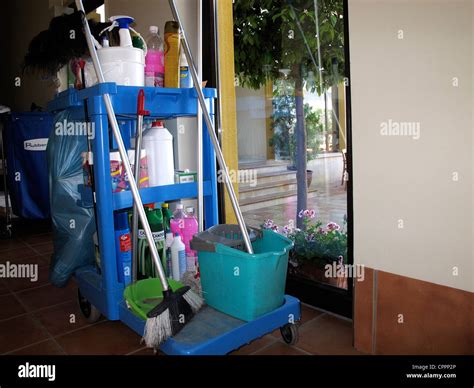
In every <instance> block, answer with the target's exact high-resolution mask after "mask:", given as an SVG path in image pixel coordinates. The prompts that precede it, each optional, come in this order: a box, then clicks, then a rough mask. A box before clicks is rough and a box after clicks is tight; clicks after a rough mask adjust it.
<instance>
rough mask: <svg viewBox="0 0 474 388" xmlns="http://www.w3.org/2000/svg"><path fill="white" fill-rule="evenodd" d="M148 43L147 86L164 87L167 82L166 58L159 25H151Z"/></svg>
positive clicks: (146, 60)
mask: <svg viewBox="0 0 474 388" xmlns="http://www.w3.org/2000/svg"><path fill="white" fill-rule="evenodd" d="M149 31H150V35H148V38H147V41H146V44H147V48H148V52H147V54H146V58H145V86H156V87H161V88H162V87H163V86H164V82H165V59H164V50H163V39H161V36H160V31H159V28H158V27H157V26H150V29H149Z"/></svg>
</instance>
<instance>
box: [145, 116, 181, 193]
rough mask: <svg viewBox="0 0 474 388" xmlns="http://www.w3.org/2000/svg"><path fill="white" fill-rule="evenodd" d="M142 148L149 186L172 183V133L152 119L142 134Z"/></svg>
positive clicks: (159, 122) (161, 123) (160, 122)
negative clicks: (151, 123) (148, 127)
mask: <svg viewBox="0 0 474 388" xmlns="http://www.w3.org/2000/svg"><path fill="white" fill-rule="evenodd" d="M143 148H144V149H145V150H146V157H147V165H148V179H149V184H150V186H151V187H154V186H165V185H172V184H174V153H173V135H171V133H170V132H169V131H168V130H167V129H166V128H165V127H164V126H163V122H162V121H154V122H153V125H152V127H151V128H150V129H148V130H146V131H145V133H144V134H143Z"/></svg>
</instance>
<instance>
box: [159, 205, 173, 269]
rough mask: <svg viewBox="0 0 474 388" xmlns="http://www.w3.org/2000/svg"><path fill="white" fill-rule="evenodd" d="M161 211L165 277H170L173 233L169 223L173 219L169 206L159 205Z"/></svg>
mask: <svg viewBox="0 0 474 388" xmlns="http://www.w3.org/2000/svg"><path fill="white" fill-rule="evenodd" d="M161 211H162V212H163V227H164V229H165V244H166V263H167V275H168V276H169V277H171V276H172V264H171V244H173V233H171V226H170V222H171V219H172V218H173V213H171V211H170V208H169V205H168V204H167V203H163V204H162V205H161Z"/></svg>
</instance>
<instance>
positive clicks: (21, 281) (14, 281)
mask: <svg viewBox="0 0 474 388" xmlns="http://www.w3.org/2000/svg"><path fill="white" fill-rule="evenodd" d="M31 275H32V274H31ZM31 275H30V276H31ZM36 277H37V280H36V281H32V280H33V279H32V278H31V277H30V278H26V277H23V278H9V279H4V282H5V284H6V286H7V287H8V288H9V289H10V290H11V291H14V292H15V291H22V290H26V289H29V288H34V287H39V286H43V285H45V284H48V283H49V268H48V267H45V266H41V267H39V266H38V267H36Z"/></svg>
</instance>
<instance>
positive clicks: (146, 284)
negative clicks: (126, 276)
mask: <svg viewBox="0 0 474 388" xmlns="http://www.w3.org/2000/svg"><path fill="white" fill-rule="evenodd" d="M168 283H169V285H170V287H171V289H172V290H173V291H176V290H177V289H179V288H181V287H183V284H181V283H179V282H177V281H175V280H173V279H168ZM123 296H124V298H125V301H126V302H127V306H128V307H129V309H130V310H131V311H132V312H133V313H134V314H135V315H136V316H138V317H139V318H141V319H143V320H146V319H147V314H148V312H150V310H151V309H153V308H154V307H155V306H156V305H157V304H159V303H161V301H162V300H163V286H162V285H161V282H160V279H155V278H150V279H144V280H139V281H138V282H136V283H132V284H130V285H129V286H128V287H127V288H125V291H124V293H123Z"/></svg>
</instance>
